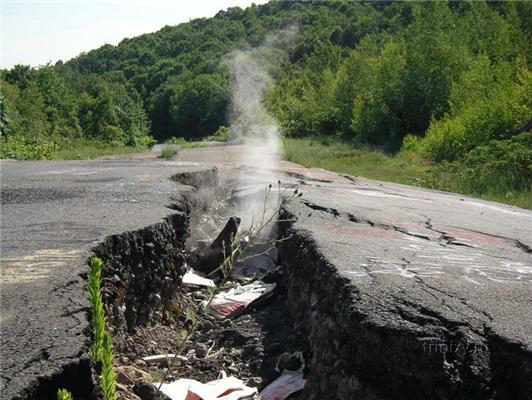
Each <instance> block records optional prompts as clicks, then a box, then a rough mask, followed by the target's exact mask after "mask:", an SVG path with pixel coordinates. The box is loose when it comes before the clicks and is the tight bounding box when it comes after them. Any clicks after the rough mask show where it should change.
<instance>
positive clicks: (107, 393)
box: [100, 332, 118, 400]
mask: <svg viewBox="0 0 532 400" xmlns="http://www.w3.org/2000/svg"><path fill="white" fill-rule="evenodd" d="M113 358H114V354H113V346H112V343H111V335H110V334H109V332H105V334H104V336H103V343H102V359H101V361H102V375H101V377H100V388H101V389H102V392H103V398H104V399H105V400H117V399H118V397H117V395H116V374H115V371H114V369H113Z"/></svg>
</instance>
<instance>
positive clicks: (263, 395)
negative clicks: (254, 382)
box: [257, 371, 307, 400]
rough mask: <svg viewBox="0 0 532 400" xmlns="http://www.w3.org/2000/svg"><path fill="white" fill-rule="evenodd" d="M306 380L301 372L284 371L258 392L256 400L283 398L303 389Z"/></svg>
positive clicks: (278, 399)
mask: <svg viewBox="0 0 532 400" xmlns="http://www.w3.org/2000/svg"><path fill="white" fill-rule="evenodd" d="M305 383H307V380H306V379H304V378H303V374H302V373H301V372H289V371H285V372H284V373H283V374H282V375H281V376H280V377H279V378H277V379H276V380H274V381H273V382H272V383H270V384H269V385H268V386H266V387H265V388H264V389H263V390H262V392H260V394H259V396H258V397H257V400H284V399H286V398H287V397H288V396H290V395H291V394H293V393H296V392H299V391H300V390H303V388H304V387H305Z"/></svg>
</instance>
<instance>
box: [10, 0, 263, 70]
mask: <svg viewBox="0 0 532 400" xmlns="http://www.w3.org/2000/svg"><path fill="white" fill-rule="evenodd" d="M266 2H267V0H255V1H252V0H173V1H172V0H129V1H128V0H92V1H91V0H47V1H45V0H41V1H39V0H0V18H1V21H0V22H1V26H0V34H1V38H0V42H1V49H0V66H1V68H10V67H12V66H13V65H15V64H30V65H33V66H36V65H42V64H46V63H47V62H49V61H52V62H53V63H54V62H55V61H57V60H63V61H66V60H68V59H70V58H72V57H75V56H76V55H78V54H79V53H81V52H82V51H89V50H92V49H94V48H96V47H99V46H101V45H103V44H105V43H110V44H117V43H118V42H120V41H121V40H122V39H124V38H126V37H132V36H136V35H139V34H142V33H148V32H154V31H156V30H159V29H160V28H162V27H163V26H165V25H177V24H179V23H181V22H187V21H188V20H190V19H193V18H198V17H212V16H214V15H215V14H216V13H217V12H218V11H220V10H225V9H226V8H228V7H235V6H239V7H242V8H245V7H247V6H249V5H251V3H255V4H263V3H266Z"/></svg>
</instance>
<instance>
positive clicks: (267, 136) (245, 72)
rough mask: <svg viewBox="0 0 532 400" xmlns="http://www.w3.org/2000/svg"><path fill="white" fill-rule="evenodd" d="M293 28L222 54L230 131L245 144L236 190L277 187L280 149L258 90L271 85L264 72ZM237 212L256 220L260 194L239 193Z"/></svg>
mask: <svg viewBox="0 0 532 400" xmlns="http://www.w3.org/2000/svg"><path fill="white" fill-rule="evenodd" d="M296 32H297V29H296V27H295V26H293V27H290V28H289V29H285V30H282V31H279V32H276V33H274V34H270V35H268V36H267V37H266V39H265V41H264V43H263V44H262V45H261V46H258V47H250V48H246V49H243V50H235V51H233V52H231V53H230V54H229V55H228V57H227V60H226V61H227V63H228V65H229V67H230V69H231V72H232V75H233V96H232V103H231V109H230V114H229V116H230V118H229V119H230V122H231V136H232V139H233V140H235V141H236V142H239V143H242V144H244V145H245V147H244V149H245V150H243V151H241V152H240V154H239V156H238V157H239V160H235V161H237V162H238V163H239V164H241V165H246V166H248V168H246V169H241V171H240V172H241V173H240V174H239V176H238V177H236V179H235V181H236V185H237V186H238V189H240V190H241V191H244V192H245V191H246V190H247V191H248V192H249V193H254V192H255V193H256V192H257V191H262V193H263V191H264V188H265V187H267V186H268V185H269V184H272V186H273V188H274V189H275V188H276V187H277V180H278V178H277V175H278V173H277V170H278V167H277V162H278V160H279V157H280V155H281V152H282V142H281V138H280V132H279V126H278V124H277V121H276V120H275V118H274V117H272V116H271V115H270V114H269V113H268V112H267V110H266V109H265V106H264V95H265V93H266V91H267V90H268V89H269V88H270V87H271V85H272V82H273V81H272V78H271V76H270V71H272V70H273V69H275V68H276V67H279V65H278V63H279V55H280V54H284V55H286V53H285V52H284V51H283V49H286V47H287V46H289V45H290V44H291V43H292V42H293V38H294V37H295V34H296ZM277 197H278V194H277V193H272V194H271V195H270V196H269V199H268V202H266V207H267V208H268V210H267V212H269V211H271V209H272V208H273V207H275V204H276V202H277ZM238 208H239V209H237V210H236V211H237V212H238V214H239V216H240V217H241V218H242V226H243V227H244V228H247V227H249V226H250V224H251V223H257V222H258V221H259V220H260V216H261V215H262V214H263V211H264V197H263V194H258V195H253V194H251V195H249V196H243V197H242V201H241V203H240V204H239V207H238Z"/></svg>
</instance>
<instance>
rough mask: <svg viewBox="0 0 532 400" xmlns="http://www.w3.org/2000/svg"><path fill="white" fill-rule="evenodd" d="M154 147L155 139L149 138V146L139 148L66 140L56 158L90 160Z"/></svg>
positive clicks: (87, 140)
mask: <svg viewBox="0 0 532 400" xmlns="http://www.w3.org/2000/svg"><path fill="white" fill-rule="evenodd" d="M151 145H153V139H152V138H151V137H149V136H147V144H145V145H140V146H137V147H133V146H125V145H123V144H120V143H116V142H115V143H109V142H104V141H101V140H94V139H93V140H89V139H74V138H72V139H66V140H64V141H63V142H61V143H60V144H59V148H60V149H59V151H58V152H57V153H56V155H55V158H56V159H58V160H90V159H92V158H95V157H99V156H104V155H107V154H127V153H137V152H140V151H145V150H146V149H147V148H148V147H149V146H151Z"/></svg>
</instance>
